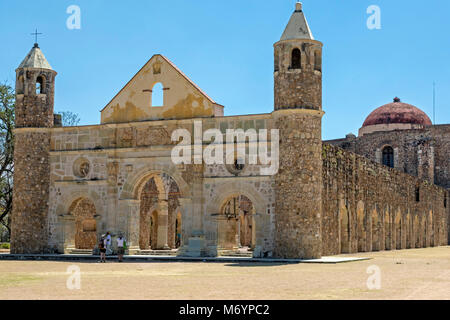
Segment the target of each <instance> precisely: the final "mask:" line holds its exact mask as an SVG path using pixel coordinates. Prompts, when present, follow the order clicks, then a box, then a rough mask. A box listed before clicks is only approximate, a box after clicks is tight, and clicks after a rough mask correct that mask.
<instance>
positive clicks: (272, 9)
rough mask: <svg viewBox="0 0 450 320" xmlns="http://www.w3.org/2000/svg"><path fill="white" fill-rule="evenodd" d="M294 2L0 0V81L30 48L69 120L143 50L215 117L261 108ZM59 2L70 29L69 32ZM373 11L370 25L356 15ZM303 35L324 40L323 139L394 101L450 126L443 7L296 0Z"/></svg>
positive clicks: (90, 109) (99, 104) (446, 10)
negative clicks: (305, 25) (180, 78)
mask: <svg viewBox="0 0 450 320" xmlns="http://www.w3.org/2000/svg"><path fill="white" fill-rule="evenodd" d="M295 2H296V1H295V0H259V1H256V0H226V1H217V0H170V1H168V0H145V1H144V0H128V1H118V0H113V1H111V0H70V1H65V0H58V1H56V0H39V1H29V0H15V1H7V0H0V39H2V41H1V44H0V81H5V80H7V81H9V82H10V83H11V84H13V83H14V79H15V68H16V67H17V66H18V65H19V64H20V62H21V61H22V60H23V58H24V57H25V56H26V54H27V53H28V52H29V50H30V49H31V47H32V46H33V43H34V38H33V36H31V35H30V33H32V32H33V31H34V29H35V28H38V29H39V31H40V32H42V33H44V35H42V36H40V38H39V45H40V47H41V49H42V51H43V52H44V54H45V55H46V57H47V60H48V61H49V62H50V64H51V65H52V67H53V68H54V69H55V70H56V71H57V72H58V76H57V82H56V100H55V110H57V111H61V110H70V111H73V112H76V113H78V114H79V115H80V117H81V121H82V123H81V124H98V123H99V122H100V113H99V111H100V110H101V109H102V108H103V107H104V106H105V105H106V104H107V103H108V102H109V101H110V100H111V98H112V97H113V96H114V95H115V94H116V93H117V92H118V91H119V90H120V89H121V88H122V87H123V86H124V85H125V84H126V83H127V82H128V80H130V79H131V78H132V77H133V75H134V74H135V73H136V72H137V71H138V70H139V69H140V68H141V67H142V66H143V65H144V64H145V63H146V62H147V61H148V60H149V59H150V58H151V56H152V55H153V54H155V53H161V54H164V55H165V56H167V57H168V58H169V59H170V60H172V61H173V62H174V63H175V64H176V65H177V66H178V67H179V68H180V69H181V70H183V72H184V73H186V74H187V75H188V76H189V77H190V78H191V79H192V80H193V81H194V82H195V83H197V84H198V85H199V87H200V88H202V89H203V90H204V91H205V92H206V93H207V94H208V95H209V96H211V97H212V98H213V99H214V100H216V101H217V102H218V103H220V104H223V105H225V115H235V114H252V113H268V112H271V111H272V110H273V43H275V42H276V41H278V40H279V38H280V37H281V34H282V33H283V30H284V28H285V26H286V24H287V22H288V20H289V18H290V16H291V14H292V12H293V11H294V5H295ZM70 5H78V6H79V7H80V9H81V29H79V30H69V29H68V28H67V26H66V20H67V19H68V18H69V16H70V15H69V14H67V13H66V10H67V8H68V7H69V6H70ZM370 5H377V6H379V8H380V9H381V29H379V30H369V29H368V27H367V23H366V21H367V19H368V18H369V16H370V14H367V12H366V11H367V8H368V7H369V6H370ZM303 9H304V12H305V14H306V17H307V19H308V22H309V25H310V27H311V30H312V32H313V34H314V37H315V38H316V39H317V40H320V41H322V42H323V43H324V54H323V98H324V100H323V106H324V110H325V112H326V115H325V117H324V123H323V137H324V139H332V138H339V137H344V136H345V135H346V134H347V133H349V132H353V133H355V134H357V131H358V129H359V127H360V126H361V124H362V123H363V121H364V119H365V118H366V117H367V115H368V114H369V113H370V112H371V111H372V110H373V109H375V108H376V107H378V106H381V105H383V104H386V103H389V102H392V99H393V98H394V97H395V96H399V97H400V98H401V99H402V101H403V102H407V103H411V104H413V105H416V106H418V107H419V108H421V109H422V110H424V111H425V112H426V113H428V115H429V116H430V117H431V118H432V116H433V104H432V101H433V99H432V97H433V96H432V93H433V81H435V82H436V93H437V99H436V106H437V111H436V120H437V121H436V122H437V123H450V109H449V107H450V104H449V103H448V102H449V101H450V59H449V58H450V19H449V15H450V1H448V0H431V1H423V0H422V1H419V0H303Z"/></svg>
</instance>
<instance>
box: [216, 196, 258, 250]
mask: <svg viewBox="0 0 450 320" xmlns="http://www.w3.org/2000/svg"><path fill="white" fill-rule="evenodd" d="M254 226H255V205H254V203H253V202H252V201H251V200H250V199H249V198H248V197H246V196H245V195H242V194H233V195H232V196H230V197H229V198H227V199H226V200H225V201H224V203H223V204H222V206H221V208H220V212H219V216H218V247H219V248H220V249H222V250H223V249H227V250H230V249H231V250H232V249H235V248H239V247H247V248H253V247H255V245H256V244H255V243H254V241H255V239H254V237H253V231H254Z"/></svg>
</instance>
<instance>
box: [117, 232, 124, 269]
mask: <svg viewBox="0 0 450 320" xmlns="http://www.w3.org/2000/svg"><path fill="white" fill-rule="evenodd" d="M125 248H126V241H125V239H124V238H123V236H122V235H119V237H118V238H117V255H118V256H119V262H123V255H124V254H125Z"/></svg>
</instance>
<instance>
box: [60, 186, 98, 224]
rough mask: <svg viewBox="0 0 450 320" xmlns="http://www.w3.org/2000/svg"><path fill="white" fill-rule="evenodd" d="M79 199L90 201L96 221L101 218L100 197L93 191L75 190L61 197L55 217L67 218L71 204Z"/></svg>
mask: <svg viewBox="0 0 450 320" xmlns="http://www.w3.org/2000/svg"><path fill="white" fill-rule="evenodd" d="M80 198H87V199H90V201H92V202H93V203H94V205H95V211H96V217H97V219H99V218H101V217H102V216H103V210H102V209H103V203H102V201H101V199H100V195H99V194H98V193H97V192H96V191H95V190H90V191H87V190H75V191H70V193H68V194H66V195H63V196H62V197H61V199H60V201H58V202H59V205H58V206H57V207H56V215H57V216H67V215H70V208H71V206H72V204H73V203H74V202H75V201H76V200H79V199H80Z"/></svg>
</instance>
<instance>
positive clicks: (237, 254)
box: [219, 251, 253, 258]
mask: <svg viewBox="0 0 450 320" xmlns="http://www.w3.org/2000/svg"><path fill="white" fill-rule="evenodd" d="M219 255H220V256H221V257H247V258H251V257H253V252H251V251H220V252H219Z"/></svg>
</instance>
